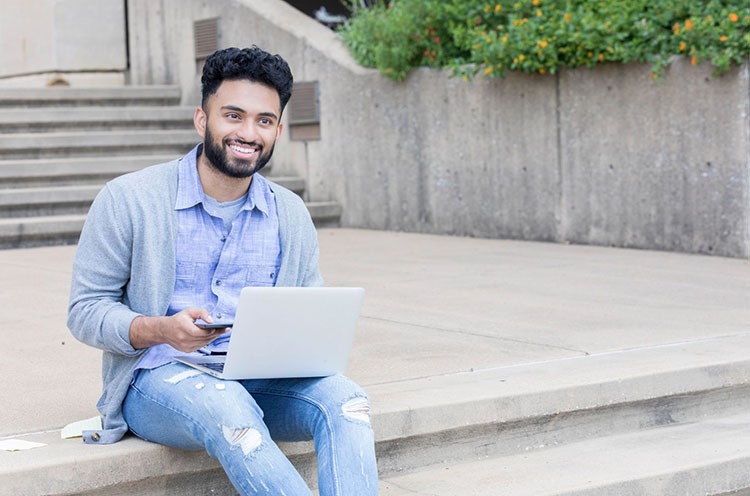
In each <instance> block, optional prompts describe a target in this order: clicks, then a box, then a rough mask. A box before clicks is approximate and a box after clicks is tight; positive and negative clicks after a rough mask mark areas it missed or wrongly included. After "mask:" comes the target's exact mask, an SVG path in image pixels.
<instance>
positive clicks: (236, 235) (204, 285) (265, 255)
mask: <svg viewBox="0 0 750 496" xmlns="http://www.w3.org/2000/svg"><path fill="white" fill-rule="evenodd" d="M201 150H202V145H198V146H196V147H195V148H194V149H193V150H192V151H191V152H190V153H188V155H187V156H186V157H185V158H184V159H183V160H182V161H180V164H179V168H178V171H177V200H176V202H175V206H174V208H175V210H177V224H178V233H177V240H176V243H175V262H176V268H175V286H174V292H173V293H172V300H171V302H170V304H169V309H168V311H167V315H173V314H175V313H177V312H179V311H181V310H184V309H185V308H187V307H199V308H205V309H206V310H208V311H209V313H210V314H211V316H212V317H213V319H214V321H215V322H232V321H233V320H234V314H235V311H236V308H237V301H238V299H239V296H240V290H241V289H242V288H243V287H245V286H273V285H274V284H275V283H276V275H277V274H278V272H279V266H280V264H281V245H280V240H279V219H278V216H277V212H276V198H275V196H274V194H273V192H272V191H271V188H270V187H269V185H268V183H267V182H266V180H265V179H264V178H263V177H262V176H260V175H257V174H256V175H254V176H253V180H252V182H251V183H250V190H249V191H248V194H247V197H246V199H245V201H244V203H243V204H242V205H241V206H240V207H239V210H238V211H237V214H236V215H235V216H234V217H233V218H232V219H231V224H230V225H228V226H227V225H226V224H225V222H224V220H223V219H222V212H221V210H222V209H221V207H220V205H221V204H217V203H216V201H214V200H213V199H211V198H209V197H207V196H206V194H205V193H204V192H203V186H202V185H201V182H200V177H199V176H198V169H197V164H196V160H197V157H198V154H199V153H201ZM230 335H231V332H228V333H227V334H225V335H222V336H221V337H219V338H218V339H216V340H215V341H214V342H212V343H211V344H209V345H208V346H206V347H204V348H202V349H201V350H199V351H197V352H194V353H187V354H186V353H182V352H180V351H177V350H175V349H174V348H172V347H171V346H169V345H168V344H160V345H157V346H153V347H151V349H149V350H148V351H147V352H146V353H145V354H144V356H143V359H142V360H141V361H140V363H139V365H138V368H142V369H151V368H155V367H158V366H160V365H164V364H166V363H169V362H171V361H172V360H173V359H174V357H176V356H182V355H196V354H205V353H210V352H211V351H226V348H227V346H228V343H229V337H230Z"/></svg>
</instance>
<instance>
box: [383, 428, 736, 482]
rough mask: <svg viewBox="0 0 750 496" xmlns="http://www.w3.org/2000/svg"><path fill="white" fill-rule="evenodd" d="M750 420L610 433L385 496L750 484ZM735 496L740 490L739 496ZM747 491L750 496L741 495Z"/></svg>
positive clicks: (441, 471)
mask: <svg viewBox="0 0 750 496" xmlns="http://www.w3.org/2000/svg"><path fill="white" fill-rule="evenodd" d="M748 422H750V415H748V414H747V413H745V414H741V415H736V416H731V417H725V418H719V419H709V420H705V421H702V422H698V423H695V424H690V425H680V426H672V427H665V428H663V429H658V430H651V431H644V432H638V433H634V434H626V435H621V436H611V437H606V438H601V439H594V440H591V441H585V442H581V443H574V444H570V445H567V446H563V447H558V448H554V447H553V448H548V449H539V450H538V451H531V452H529V453H525V454H522V455H516V456H513V457H503V458H497V459H493V458H489V459H481V460H473V461H470V462H466V463H463V464H443V465H440V466H433V467H430V468H429V470H425V471H421V472H415V473H410V474H407V475H402V476H395V477H392V478H388V479H386V480H384V481H382V482H381V485H380V494H381V495H382V496H406V495H409V496H420V495H421V496H453V495H456V494H461V495H467V496H469V495H470V496H480V495H483V496H490V495H496V494H503V495H508V496H522V495H524V496H525V495H534V496H552V495H559V496H562V495H566V496H603V495H604V496H643V495H654V496H656V495H659V496H684V495H687V494H690V495H698V494H705V495H715V494H719V493H722V494H723V493H728V492H730V491H734V490H737V489H742V488H747V487H748V485H750V475H748V471H747V469H746V467H747V464H748V463H749V462H750V430H748V429H747V425H748ZM732 494H734V493H732ZM741 494H747V493H746V492H742V493H741Z"/></svg>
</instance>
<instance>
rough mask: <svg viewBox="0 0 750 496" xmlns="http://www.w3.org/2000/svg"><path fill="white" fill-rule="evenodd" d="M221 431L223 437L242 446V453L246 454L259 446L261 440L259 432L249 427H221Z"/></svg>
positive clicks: (234, 444) (233, 443)
mask: <svg viewBox="0 0 750 496" xmlns="http://www.w3.org/2000/svg"><path fill="white" fill-rule="evenodd" d="M221 431H222V432H223V433H224V439H226V441H227V442H228V443H229V444H231V445H232V446H233V447H234V446H239V447H240V448H242V453H243V454H244V455H245V456H247V455H249V454H250V453H252V452H253V451H255V450H257V449H258V448H259V447H260V443H261V441H262V440H263V438H262V436H261V435H260V432H258V431H256V430H255V429H251V428H249V427H236V428H231V427H225V426H222V427H221Z"/></svg>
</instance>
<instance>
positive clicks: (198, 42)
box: [193, 18, 219, 60]
mask: <svg viewBox="0 0 750 496" xmlns="http://www.w3.org/2000/svg"><path fill="white" fill-rule="evenodd" d="M193 37H194V39H195V58H196V60H201V59H205V58H206V57H208V56H209V55H211V54H212V53H214V52H215V51H216V50H218V49H219V19H218V18H214V19H202V20H200V21H195V22H194V23H193Z"/></svg>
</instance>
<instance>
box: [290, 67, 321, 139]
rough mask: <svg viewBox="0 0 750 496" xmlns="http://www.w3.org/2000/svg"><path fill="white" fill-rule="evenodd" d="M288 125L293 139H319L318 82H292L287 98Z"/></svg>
mask: <svg viewBox="0 0 750 496" xmlns="http://www.w3.org/2000/svg"><path fill="white" fill-rule="evenodd" d="M289 127H290V131H291V138H292V139H293V140H305V141H308V140H319V139H320V104H319V98H318V82H317V81H304V82H298V83H294V91H293V92H292V98H291V99H290V100H289Z"/></svg>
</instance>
